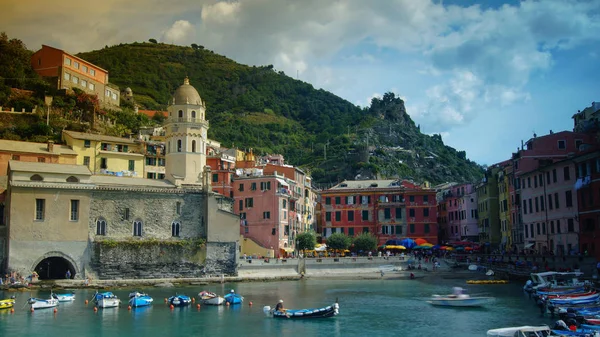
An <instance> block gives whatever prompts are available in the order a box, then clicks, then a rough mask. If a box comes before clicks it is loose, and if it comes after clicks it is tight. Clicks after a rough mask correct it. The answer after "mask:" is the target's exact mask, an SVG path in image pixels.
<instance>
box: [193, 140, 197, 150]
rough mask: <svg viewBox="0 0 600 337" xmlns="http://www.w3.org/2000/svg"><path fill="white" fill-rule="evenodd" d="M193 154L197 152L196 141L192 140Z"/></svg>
mask: <svg viewBox="0 0 600 337" xmlns="http://www.w3.org/2000/svg"><path fill="white" fill-rule="evenodd" d="M192 152H196V141H195V140H192Z"/></svg>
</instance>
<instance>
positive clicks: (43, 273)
mask: <svg viewBox="0 0 600 337" xmlns="http://www.w3.org/2000/svg"><path fill="white" fill-rule="evenodd" d="M34 270H35V271H36V272H37V273H38V275H39V279H40V280H56V279H66V278H67V275H68V276H70V278H75V274H76V273H77V270H76V269H75V266H74V265H73V263H71V261H69V260H67V259H66V258H64V257H61V256H48V257H46V258H43V259H42V260H41V261H40V262H38V263H37V264H36V266H35V268H34Z"/></svg>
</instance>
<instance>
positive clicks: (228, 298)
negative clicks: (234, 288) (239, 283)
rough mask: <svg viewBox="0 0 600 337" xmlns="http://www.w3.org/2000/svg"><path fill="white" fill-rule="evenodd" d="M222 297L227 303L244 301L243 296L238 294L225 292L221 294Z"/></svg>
mask: <svg viewBox="0 0 600 337" xmlns="http://www.w3.org/2000/svg"><path fill="white" fill-rule="evenodd" d="M223 298H224V299H225V301H226V302H227V303H229V304H241V303H242V302H244V297H242V295H238V294H227V295H225V296H223Z"/></svg>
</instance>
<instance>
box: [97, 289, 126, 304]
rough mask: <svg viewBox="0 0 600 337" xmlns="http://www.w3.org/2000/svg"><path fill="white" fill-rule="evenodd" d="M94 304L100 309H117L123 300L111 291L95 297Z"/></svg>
mask: <svg viewBox="0 0 600 337" xmlns="http://www.w3.org/2000/svg"><path fill="white" fill-rule="evenodd" d="M94 302H95V303H96V305H97V306H98V307H99V308H116V307H118V306H119V305H121V300H120V299H119V298H118V297H117V296H116V295H115V294H113V293H111V292H110V291H107V292H103V293H99V292H96V294H95V295H94Z"/></svg>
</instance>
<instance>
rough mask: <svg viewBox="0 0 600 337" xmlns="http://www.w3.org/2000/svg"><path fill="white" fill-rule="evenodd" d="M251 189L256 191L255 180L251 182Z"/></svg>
mask: <svg viewBox="0 0 600 337" xmlns="http://www.w3.org/2000/svg"><path fill="white" fill-rule="evenodd" d="M250 191H256V183H255V182H253V183H251V184H250Z"/></svg>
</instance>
